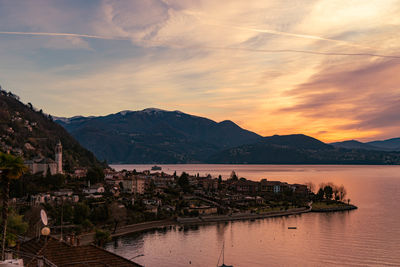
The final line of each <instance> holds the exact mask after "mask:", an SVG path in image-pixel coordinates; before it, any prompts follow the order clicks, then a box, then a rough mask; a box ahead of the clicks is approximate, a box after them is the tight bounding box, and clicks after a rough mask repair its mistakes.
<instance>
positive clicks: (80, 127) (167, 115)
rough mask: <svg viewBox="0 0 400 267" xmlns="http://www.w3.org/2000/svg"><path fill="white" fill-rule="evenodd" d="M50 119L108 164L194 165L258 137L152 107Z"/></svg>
mask: <svg viewBox="0 0 400 267" xmlns="http://www.w3.org/2000/svg"><path fill="white" fill-rule="evenodd" d="M56 121H57V122H58V123H59V124H61V125H62V126H63V127H64V128H65V129H67V130H68V131H69V132H70V133H71V134H72V135H73V136H74V137H75V138H76V139H77V140H78V141H79V142H80V143H81V144H82V145H84V146H85V147H86V148H88V149H89V150H91V151H93V152H94V153H95V154H96V156H97V157H99V158H100V159H105V160H107V161H108V162H110V163H188V162H191V163H196V162H198V163H200V162H204V161H205V160H206V159H207V158H208V157H209V156H210V155H212V154H215V153H216V152H218V151H221V150H223V149H227V148H231V147H235V146H239V145H243V144H249V143H254V142H257V141H259V140H261V139H262V137H261V136H259V135H258V134H256V133H253V132H250V131H247V130H244V129H242V128H240V127H239V126H238V125H236V124H235V123H233V122H232V121H228V120H227V121H222V122H219V123H217V122H215V121H212V120H210V119H207V118H203V117H198V116H193V115H189V114H186V113H183V112H180V111H166V110H161V109H155V108H148V109H144V110H141V111H130V110H126V111H121V112H118V113H115V114H110V115H107V116H100V117H81V116H77V117H73V118H56Z"/></svg>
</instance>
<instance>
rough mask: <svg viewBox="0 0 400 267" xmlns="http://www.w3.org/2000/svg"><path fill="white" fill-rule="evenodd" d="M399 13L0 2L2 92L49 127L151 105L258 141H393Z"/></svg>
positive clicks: (365, 5)
mask: <svg viewBox="0 0 400 267" xmlns="http://www.w3.org/2000/svg"><path fill="white" fill-rule="evenodd" d="M399 6H400V5H399V1H398V0H370V1H364V0H354V1H350V2H349V1H348V0H332V1H322V0H308V1H293V0H280V1H265V0H246V1H243V0H230V1H215V0H201V1H190V0H187V1H186V0H185V1H182V0H146V1H142V0H132V1H125V0H102V1H100V4H99V3H98V2H94V1H63V0H60V1H51V0H37V1H35V2H33V1H32V2H30V1H0V25H1V28H0V30H1V32H0V38H1V42H0V58H1V59H2V60H1V62H0V70H1V75H2V78H3V79H4V80H5V82H3V81H1V82H2V83H5V87H8V88H12V89H15V90H16V93H17V94H20V95H21V97H22V99H24V100H27V101H30V102H34V103H35V105H36V106H42V107H43V108H45V109H46V112H48V113H54V114H56V115H61V116H65V115H76V113H81V114H84V115H96V114H106V113H113V112H117V111H119V109H140V108H145V107H148V106H158V107H161V108H166V109H179V110H182V111H186V112H189V113H194V114H198V115H202V116H207V117H211V118H213V119H216V120H223V119H232V120H234V121H237V122H239V123H240V125H241V126H243V127H245V128H249V129H251V130H253V131H256V132H259V133H260V134H263V135H269V134H275V133H276V134H282V133H293V132H303V133H306V134H310V135H315V136H316V137H319V138H322V139H323V140H329V141H334V140H341V139H345V138H359V137H362V138H372V137H374V136H379V137H386V136H384V133H386V134H387V135H390V134H391V135H396V133H398V132H399V129H398V128H396V126H395V125H396V124H399V122H398V119H397V117H396V112H399V110H398V108H397V107H398V106H400V105H399V103H398V99H399V89H398V87H397V84H400V81H399V79H397V76H398V75H397V73H398V71H400V70H399V69H398V67H397V66H398V65H399V60H398V59H399V58H400V54H399V53H400V45H399V44H400V36H399V35H398V34H397V33H398V28H399V27H400V19H399V18H400V9H399ZM16 36H25V37H28V36H30V37H37V38H23V39H22V38H18V40H16V39H17V38H15V37H16ZM43 37H47V38H43ZM95 40H104V41H95ZM119 40H121V41H119ZM21 77H24V79H21ZM66 92H68V93H66ZM204 107H208V108H204ZM77 110H78V111H79V112H77ZM391 125H392V126H391Z"/></svg>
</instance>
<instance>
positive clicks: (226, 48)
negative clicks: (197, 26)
mask: <svg viewBox="0 0 400 267" xmlns="http://www.w3.org/2000/svg"><path fill="white" fill-rule="evenodd" d="M205 48H209V49H216V50H238V51H247V52H261V53H303V54H313V55H326V56H360V57H362V56H365V57H381V58H394V59H400V56H392V55H382V54H373V53H342V52H319V51H312V50H295V49H276V50H274V49H252V48H241V47H215V46H207V47H205Z"/></svg>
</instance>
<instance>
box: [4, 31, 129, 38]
mask: <svg viewBox="0 0 400 267" xmlns="http://www.w3.org/2000/svg"><path fill="white" fill-rule="evenodd" d="M0 34H4V35H28V36H50V37H79V38H89V39H102V40H130V38H126V37H116V36H102V35H91V34H79V33H60V32H7V31H0Z"/></svg>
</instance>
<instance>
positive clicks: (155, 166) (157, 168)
mask: <svg viewBox="0 0 400 267" xmlns="http://www.w3.org/2000/svg"><path fill="white" fill-rule="evenodd" d="M161 169H162V168H161V167H160V166H157V165H154V166H153V167H151V170H152V171H161Z"/></svg>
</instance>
